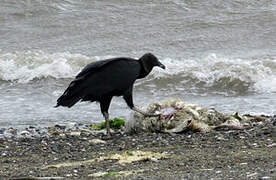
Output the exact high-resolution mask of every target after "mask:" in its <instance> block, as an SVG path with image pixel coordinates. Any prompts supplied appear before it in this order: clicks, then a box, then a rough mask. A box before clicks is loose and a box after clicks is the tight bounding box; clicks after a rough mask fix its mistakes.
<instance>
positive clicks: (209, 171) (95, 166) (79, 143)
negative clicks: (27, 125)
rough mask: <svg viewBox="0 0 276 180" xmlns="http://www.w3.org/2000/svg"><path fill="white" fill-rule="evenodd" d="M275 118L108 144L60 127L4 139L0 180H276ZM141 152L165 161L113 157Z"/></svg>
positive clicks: (116, 138) (126, 137)
mask: <svg viewBox="0 0 276 180" xmlns="http://www.w3.org/2000/svg"><path fill="white" fill-rule="evenodd" d="M275 119H276V117H275V116H273V117H270V118H269V120H268V121H266V122H264V123H262V124H260V125H258V126H255V127H253V128H250V129H245V130H230V131H212V132H210V133H206V134H202V133H195V132H191V131H188V132H185V133H181V134H164V133H137V134H124V133H122V132H116V133H114V134H113V136H112V138H111V139H106V138H105V136H104V135H103V134H102V133H95V132H93V131H84V130H82V131H75V130H74V131H65V130H62V127H59V126H56V127H54V130H53V129H51V128H49V132H47V135H45V134H44V135H40V136H27V137H23V136H21V137H18V136H9V137H6V136H5V137H4V136H3V137H1V136H0V157H1V158H0V179H91V178H99V179H102V178H105V179H115V178H118V179H275V178H276V140H275V138H276V120H275ZM33 128H34V127H33ZM95 139H96V140H99V139H100V140H103V141H96V140H95ZM138 150H139V151H141V152H151V153H160V154H161V155H162V157H161V158H144V159H142V160H137V161H132V162H130V163H119V161H118V160H116V159H112V158H110V157H111V156H112V155H114V154H129V156H133V154H131V153H132V151H133V152H135V151H138ZM108 157H109V158H108ZM60 163H63V165H62V166H58V165H60ZM64 164H65V165H64ZM91 176H98V177H91ZM42 177H43V178H42Z"/></svg>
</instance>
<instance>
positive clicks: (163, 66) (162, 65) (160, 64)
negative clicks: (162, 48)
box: [158, 63, 166, 69]
mask: <svg viewBox="0 0 276 180" xmlns="http://www.w3.org/2000/svg"><path fill="white" fill-rule="evenodd" d="M158 66H159V67H161V68H162V69H166V66H165V65H164V64H162V63H159V64H158Z"/></svg>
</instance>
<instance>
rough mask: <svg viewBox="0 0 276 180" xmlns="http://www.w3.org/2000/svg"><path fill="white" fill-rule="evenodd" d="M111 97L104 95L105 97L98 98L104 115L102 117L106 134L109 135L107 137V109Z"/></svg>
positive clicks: (108, 130) (108, 129)
mask: <svg viewBox="0 0 276 180" xmlns="http://www.w3.org/2000/svg"><path fill="white" fill-rule="evenodd" d="M111 99H112V97H105V98H103V99H101V100H100V106H101V112H102V114H103V116H104V119H105V125H106V135H107V136H109V137H110V136H111V133H110V125H109V114H108V109H109V105H110V102H111Z"/></svg>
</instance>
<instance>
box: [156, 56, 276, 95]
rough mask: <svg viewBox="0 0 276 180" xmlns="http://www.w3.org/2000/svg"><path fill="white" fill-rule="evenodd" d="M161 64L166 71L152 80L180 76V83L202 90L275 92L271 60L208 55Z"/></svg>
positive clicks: (275, 75)
mask: <svg viewBox="0 0 276 180" xmlns="http://www.w3.org/2000/svg"><path fill="white" fill-rule="evenodd" d="M163 61H164V64H165V65H166V67H167V70H166V71H165V72H164V73H163V74H160V72H159V71H157V72H155V74H154V76H155V77H156V78H162V77H172V78H174V77H175V76H181V77H182V79H183V81H181V82H182V83H189V82H190V83H193V84H194V85H200V86H203V87H209V88H210V87H215V88H221V89H227V88H229V89H233V90H234V89H244V88H245V87H246V88H247V89H249V90H253V91H256V90H257V91H261V92H276V59H275V58H266V59H241V58H233V59H231V58H225V57H218V56H217V55H216V54H209V55H208V56H206V57H205V58H201V59H180V60H173V59H171V58H166V59H164V60H163ZM178 79H179V78H178ZM170 81H173V79H170ZM181 82H180V83H181ZM183 85H184V84H183ZM240 86H243V87H240Z"/></svg>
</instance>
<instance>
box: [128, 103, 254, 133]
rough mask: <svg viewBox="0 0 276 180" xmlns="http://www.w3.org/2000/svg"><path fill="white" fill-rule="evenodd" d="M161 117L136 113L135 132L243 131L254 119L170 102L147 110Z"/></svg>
mask: <svg viewBox="0 0 276 180" xmlns="http://www.w3.org/2000/svg"><path fill="white" fill-rule="evenodd" d="M145 111H146V112H147V113H151V114H160V116H159V117H145V116H143V115H140V114H138V113H134V116H133V118H134V121H135V123H133V125H132V127H131V128H132V129H135V130H137V128H138V129H142V130H144V131H152V132H167V133H179V132H183V131H186V130H191V131H200V132H202V133H207V132H210V131H212V130H229V129H231V130H240V129H246V128H249V127H250V126H251V125H252V119H256V117H254V116H249V115H243V116H241V115H239V114H238V113H236V114H235V115H228V114H223V113H220V112H218V111H216V110H215V109H207V108H201V107H199V106H197V105H194V104H189V103H186V102H184V101H181V100H167V101H163V102H160V103H153V104H151V105H149V106H148V107H147V109H146V110H145Z"/></svg>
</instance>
